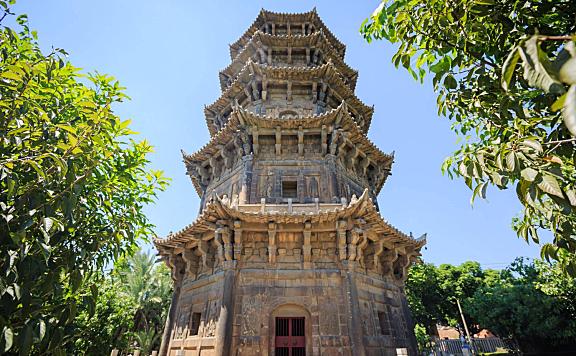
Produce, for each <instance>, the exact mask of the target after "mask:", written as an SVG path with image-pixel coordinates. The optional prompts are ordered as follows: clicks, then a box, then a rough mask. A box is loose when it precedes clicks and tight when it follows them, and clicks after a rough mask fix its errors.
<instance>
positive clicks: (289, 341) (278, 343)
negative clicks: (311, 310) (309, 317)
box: [274, 317, 306, 356]
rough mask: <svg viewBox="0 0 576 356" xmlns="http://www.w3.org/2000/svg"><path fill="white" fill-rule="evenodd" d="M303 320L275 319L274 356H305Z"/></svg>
mask: <svg viewBox="0 0 576 356" xmlns="http://www.w3.org/2000/svg"><path fill="white" fill-rule="evenodd" d="M304 325H305V322H304V318H301V317H299V318H283V317H278V318H276V339H275V343H274V346H275V355H276V356H306V337H305V336H304V335H305V334H304Z"/></svg>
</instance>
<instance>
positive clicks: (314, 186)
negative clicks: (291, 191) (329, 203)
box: [308, 176, 318, 198]
mask: <svg viewBox="0 0 576 356" xmlns="http://www.w3.org/2000/svg"><path fill="white" fill-rule="evenodd" d="M308 196H309V197H310V198H317V197H318V181H317V180H316V177H314V176H312V177H309V178H308Z"/></svg>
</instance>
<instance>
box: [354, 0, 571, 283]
mask: <svg viewBox="0 0 576 356" xmlns="http://www.w3.org/2000/svg"><path fill="white" fill-rule="evenodd" d="M361 32H362V33H363V35H364V36H365V38H366V40H368V41H371V40H379V39H386V40H388V41H390V42H392V43H397V44H398V47H397V48H398V49H397V52H396V53H395V54H394V56H393V57H392V61H393V62H394V64H395V65H396V66H397V67H398V66H399V65H402V66H403V67H404V68H406V69H407V70H408V71H409V72H410V73H411V74H412V76H413V77H414V78H416V79H420V80H421V81H422V80H423V79H424V77H425V76H426V75H427V74H431V75H432V83H433V86H434V90H435V91H436V93H437V94H438V99H437V102H438V113H439V114H440V115H444V116H446V117H447V118H449V119H450V120H452V121H453V125H452V128H453V130H454V131H455V132H457V133H458V134H459V135H461V136H463V137H464V138H465V140H464V144H463V145H462V146H461V147H460V148H459V149H458V150H457V151H456V152H455V153H454V155H453V156H452V157H449V158H448V159H447V160H446V161H445V163H444V165H443V170H444V171H445V172H447V173H448V174H449V175H450V176H451V177H452V176H453V175H456V176H461V177H463V178H464V181H465V183H466V184H467V185H468V187H470V189H471V190H473V193H472V201H473V200H474V198H475V197H476V196H481V197H482V198H484V197H485V196H486V190H487V186H488V185H490V184H492V185H495V186H497V187H498V188H500V189H506V188H509V187H514V186H515V188H516V192H517V195H518V199H519V201H520V202H521V203H522V205H523V212H522V214H521V216H520V217H519V218H515V219H514V223H513V226H514V229H515V230H516V232H517V234H518V235H519V236H520V237H522V238H524V239H525V240H526V241H530V240H532V241H534V242H535V243H540V237H539V230H541V229H546V230H549V231H551V232H552V233H553V241H552V242H551V243H546V244H543V245H542V250H541V252H542V257H544V258H546V259H555V260H557V261H559V262H560V265H561V267H562V268H563V270H564V271H566V272H568V273H570V274H572V275H573V276H575V275H576V254H575V252H576V168H575V160H576V138H575V137H574V136H575V135H576V48H575V47H576V46H575V44H574V40H575V39H576V37H575V35H574V34H575V33H576V2H575V1H573V0H384V1H383V2H382V3H381V5H380V6H379V7H378V8H377V9H376V11H374V13H373V14H372V16H371V17H370V18H368V19H366V21H364V23H363V24H362V27H361ZM518 64H521V65H518ZM519 74H522V75H519Z"/></svg>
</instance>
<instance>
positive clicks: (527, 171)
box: [520, 167, 538, 182]
mask: <svg viewBox="0 0 576 356" xmlns="http://www.w3.org/2000/svg"><path fill="white" fill-rule="evenodd" d="M520 175H521V176H522V178H523V179H524V180H526V181H528V182H533V181H534V180H535V179H536V176H537V175H538V171H537V170H535V169H533V168H530V167H528V168H524V169H523V170H522V171H521V172H520Z"/></svg>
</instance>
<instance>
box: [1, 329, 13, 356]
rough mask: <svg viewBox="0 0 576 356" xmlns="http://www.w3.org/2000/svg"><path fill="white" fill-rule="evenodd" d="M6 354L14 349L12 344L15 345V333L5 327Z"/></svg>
mask: <svg viewBox="0 0 576 356" xmlns="http://www.w3.org/2000/svg"><path fill="white" fill-rule="evenodd" d="M3 334H4V352H6V351H8V350H10V349H11V348H12V344H13V343H14V332H13V331H12V329H10V328H9V327H7V326H5V327H4V332H3Z"/></svg>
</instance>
